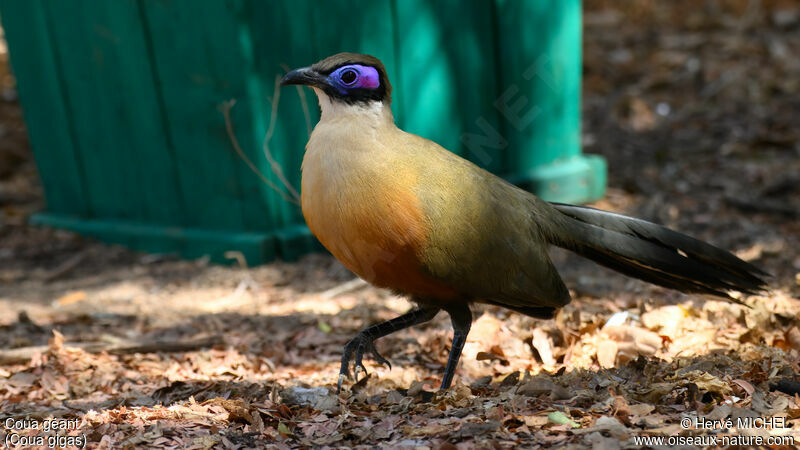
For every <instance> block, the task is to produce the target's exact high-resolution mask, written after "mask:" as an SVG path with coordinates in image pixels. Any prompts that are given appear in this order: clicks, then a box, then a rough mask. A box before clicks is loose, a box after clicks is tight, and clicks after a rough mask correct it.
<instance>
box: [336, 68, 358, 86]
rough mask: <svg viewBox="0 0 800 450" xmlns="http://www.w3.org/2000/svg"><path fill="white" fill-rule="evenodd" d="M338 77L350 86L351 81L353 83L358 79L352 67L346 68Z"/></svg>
mask: <svg viewBox="0 0 800 450" xmlns="http://www.w3.org/2000/svg"><path fill="white" fill-rule="evenodd" d="M339 78H340V79H341V80H342V83H344V85H345V86H352V85H353V83H355V82H356V80H357V79H358V72H356V71H355V70H353V69H346V70H344V71H343V72H342V74H341V76H340V77H339Z"/></svg>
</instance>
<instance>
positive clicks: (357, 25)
mask: <svg viewBox="0 0 800 450" xmlns="http://www.w3.org/2000/svg"><path fill="white" fill-rule="evenodd" d="M400 3H405V2H403V1H401V2H400ZM393 9H394V2H393V1H390V0H375V1H369V2H360V3H358V4H354V3H350V2H326V3H324V4H322V5H320V6H318V7H316V8H312V9H311V12H312V16H311V18H310V20H311V22H310V26H306V27H305V28H308V29H309V30H311V33H312V36H313V42H314V58H313V60H312V61H311V62H316V61H319V60H321V59H322V58H325V57H328V56H330V55H333V54H335V53H339V52H356V53H366V54H369V55H373V56H375V57H377V58H378V59H380V60H381V61H382V62H383V64H384V65H385V66H386V72H387V74H388V76H389V79H390V80H391V81H392V84H393V86H395V87H399V86H398V85H397V80H399V79H400V77H401V75H400V70H399V64H398V60H397V54H396V46H397V43H396V40H395V39H396V37H397V34H396V32H395V29H394V26H395V25H394V21H393V20H392V17H393V14H394V12H393ZM402 39H404V38H402ZM309 64H310V62H307V63H305V64H303V65H309ZM403 100H404V99H403V98H402V97H398V96H396V95H395V96H393V101H392V111H393V112H394V114H395V115H397V116H398V121H399V122H401V123H402V120H403V117H404V116H403Z"/></svg>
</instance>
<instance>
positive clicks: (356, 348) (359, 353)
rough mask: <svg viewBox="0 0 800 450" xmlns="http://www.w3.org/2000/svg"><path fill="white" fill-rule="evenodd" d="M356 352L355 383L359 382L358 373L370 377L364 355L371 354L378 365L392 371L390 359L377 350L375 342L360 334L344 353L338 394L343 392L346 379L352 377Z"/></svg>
mask: <svg viewBox="0 0 800 450" xmlns="http://www.w3.org/2000/svg"><path fill="white" fill-rule="evenodd" d="M353 352H355V357H354V358H353V374H354V381H356V382H358V373H359V372H361V371H363V372H364V375H368V372H367V368H366V367H364V363H363V361H362V360H363V358H364V353H365V352H369V353H371V354H372V356H373V357H374V358H375V361H376V362H377V363H378V364H381V365H386V366H387V367H388V368H389V370H392V364H391V363H390V362H389V360H388V359H386V358H384V357H383V356H382V355H381V354H380V353H378V350H377V349H376V348H375V344H374V343H373V340H372V339H370V338H369V337H367V336H364V335H362V334H358V335H357V336H356V337H354V338H353V339H351V340H350V342H348V343H347V344H345V346H344V353H343V354H342V366H341V368H340V369H339V382H338V385H337V389H336V392H341V390H342V382H343V381H344V379H345V378H348V379H349V378H351V376H350V367H349V366H350V357H351V356H352V355H353Z"/></svg>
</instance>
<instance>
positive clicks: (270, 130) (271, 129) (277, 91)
mask: <svg viewBox="0 0 800 450" xmlns="http://www.w3.org/2000/svg"><path fill="white" fill-rule="evenodd" d="M280 100H281V77H280V75H278V76H276V77H275V88H274V90H273V94H272V111H271V115H270V117H269V126H268V127H267V134H266V135H265V136H264V142H263V143H262V144H261V147H262V149H263V150H264V156H266V158H267V161H269V164H270V168H271V169H272V173H274V174H275V176H277V177H278V179H279V180H280V181H281V183H283V185H284V186H285V187H286V190H288V191H289V193H290V194H292V197H294V199H295V200H296V201H298V202H299V201H300V194H298V193H297V191H296V190H295V188H294V186H292V183H289V180H287V179H286V176H285V175H284V174H283V168H282V167H281V165H280V164H278V162H277V161H275V158H273V157H272V152H270V150H269V141H270V139H272V135H273V134H274V133H275V124H276V123H277V119H278V103H279V102H280Z"/></svg>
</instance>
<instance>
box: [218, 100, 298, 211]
mask: <svg viewBox="0 0 800 450" xmlns="http://www.w3.org/2000/svg"><path fill="white" fill-rule="evenodd" d="M235 104H236V100H235V99H231V100H228V101H226V102H222V104H220V106H219V110H220V112H221V113H222V116H223V117H224V118H225V131H226V132H227V133H228V139H230V141H231V145H232V146H233V149H234V150H236V153H237V154H238V155H239V157H240V158H242V160H243V161H244V162H245V163H246V164H247V166H248V167H249V168H250V170H252V171H253V173H255V174H256V175H257V176H258V177H259V178H260V179H261V181H263V182H264V184H266V185H267V186H269V187H270V188H272V189H273V190H274V191H275V192H277V193H278V194H280V196H281V198H283V199H284V200H286V201H287V202H289V203H294V204H295V205H298V206H299V205H300V201H299V199H298V198H296V197H295V198H292V197H290V196H289V195H287V194H286V193H285V192H283V191H282V190H281V189H280V188H279V187H278V186H277V185H275V183H273V182H272V181H270V180H268V179H267V177H266V176H264V174H263V173H261V171H260V170H258V167H256V165H255V164H253V161H250V158H248V157H247V155H246V154H245V153H244V151H243V150H242V147H241V146H239V140H238V139H236V133H235V132H234V130H233V122H232V121H231V108H233V105H235Z"/></svg>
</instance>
